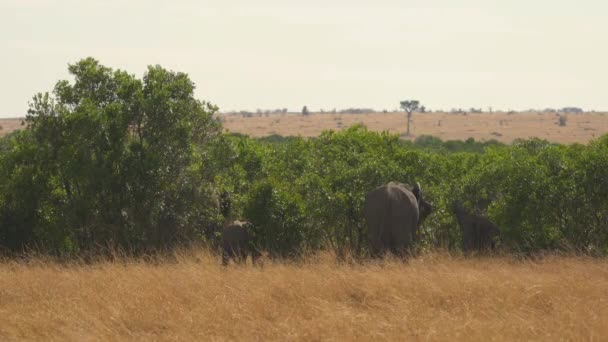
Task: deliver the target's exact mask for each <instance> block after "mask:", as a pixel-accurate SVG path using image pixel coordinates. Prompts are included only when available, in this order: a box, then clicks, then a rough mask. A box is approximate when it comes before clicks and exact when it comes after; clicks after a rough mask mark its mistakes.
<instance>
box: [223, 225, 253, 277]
mask: <svg viewBox="0 0 608 342" xmlns="http://www.w3.org/2000/svg"><path fill="white" fill-rule="evenodd" d="M253 240H254V239H253V232H252V231H251V223H249V222H247V221H232V222H230V223H227V224H225V225H224V227H223V229H222V264H223V265H224V266H225V265H228V262H229V261H230V258H232V259H233V260H234V261H235V262H237V263H242V262H245V261H246V260H247V256H248V255H251V261H252V263H253V264H255V262H256V260H257V259H258V257H260V256H261V254H260V252H259V251H258V250H257V248H255V247H254V241H253Z"/></svg>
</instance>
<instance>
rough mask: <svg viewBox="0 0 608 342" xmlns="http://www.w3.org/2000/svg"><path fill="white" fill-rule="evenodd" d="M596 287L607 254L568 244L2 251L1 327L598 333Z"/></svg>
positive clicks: (601, 327)
mask: <svg viewBox="0 0 608 342" xmlns="http://www.w3.org/2000/svg"><path fill="white" fill-rule="evenodd" d="M607 298H608V262H606V261H605V260H603V259H594V258H590V257H578V256H545V257H543V258H536V259H534V260H532V259H522V260H517V259H515V258H513V257H512V256H506V255H505V256H492V257H476V258H464V257H462V256H459V255H450V254H448V253H444V252H433V253H430V254H423V255H421V256H419V257H417V258H414V259H410V260H409V261H408V262H406V263H404V262H402V261H399V260H391V259H390V258H389V259H386V260H383V261H369V260H368V261H363V262H344V263H337V262H336V258H335V256H333V255H331V254H330V253H322V254H320V255H317V256H311V257H308V258H307V259H306V260H305V261H302V262H298V263H283V262H276V263H275V262H272V261H269V260H263V265H261V266H260V265H257V266H255V267H254V266H252V265H240V266H238V265H231V266H230V267H227V268H224V267H222V266H221V265H220V262H219V260H218V258H217V256H214V255H213V254H212V253H210V252H208V251H206V250H189V251H182V252H176V253H175V255H172V256H169V257H164V259H162V260H155V261H154V262H151V261H150V260H147V261H146V260H144V259H130V258H117V259H115V260H113V261H99V262H96V263H93V264H88V265H85V264H84V263H80V262H76V261H73V262H69V263H58V262H55V261H52V260H48V259H44V258H37V257H33V258H29V259H27V260H24V261H19V260H14V259H13V260H5V261H3V262H2V263H0V339H1V340H3V341H13V340H36V341H42V340H47V341H50V340H71V341H85V340H86V341H95V340H100V341H114V340H219V341H221V340H252V341H255V340H262V341H268V340H281V341H285V340H314V341H317V340H450V341H451V340H467V341H475V340H480V341H481V340H483V341H487V340H506V341H513V340H546V341H558V340H572V341H581V340H590V341H601V340H604V339H605V338H606V336H608V299H607Z"/></svg>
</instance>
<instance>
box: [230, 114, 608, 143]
mask: <svg viewBox="0 0 608 342" xmlns="http://www.w3.org/2000/svg"><path fill="white" fill-rule="evenodd" d="M222 118H223V124H224V128H226V129H228V130H230V131H231V132H237V133H244V134H248V135H250V136H253V137H262V136H268V135H272V134H278V135H283V136H289V135H294V136H298V135H301V136H305V137H313V136H318V135H319V134H320V133H321V132H322V131H324V130H328V129H334V130H340V129H343V128H346V127H349V126H352V125H354V124H357V123H363V124H364V125H366V126H367V127H368V128H369V129H370V130H373V131H389V132H391V133H397V134H403V133H404V132H405V128H406V115H405V113H370V114H328V113H324V114H318V113H316V114H310V115H308V116H303V115H300V114H271V115H268V116H265V115H257V114H254V115H253V116H252V117H243V115H240V114H230V115H222ZM606 133H608V116H607V115H606V114H605V113H584V114H568V115H567V121H566V126H559V124H558V116H557V115H556V114H555V113H514V114H509V113H503V112H497V113H469V114H467V115H463V114H451V113H425V114H420V113H414V114H413V116H412V127H411V136H410V137H408V138H409V139H415V138H416V137H417V136H420V135H432V136H435V137H438V138H441V139H443V140H466V139H468V138H475V139H476V140H490V139H496V140H498V141H501V142H504V143H511V142H513V140H515V139H518V138H524V139H525V138H531V137H538V138H541V139H547V140H549V141H551V142H559V143H575V142H576V143H583V144H584V143H587V142H589V140H591V139H593V138H597V137H600V136H601V135H603V134H606Z"/></svg>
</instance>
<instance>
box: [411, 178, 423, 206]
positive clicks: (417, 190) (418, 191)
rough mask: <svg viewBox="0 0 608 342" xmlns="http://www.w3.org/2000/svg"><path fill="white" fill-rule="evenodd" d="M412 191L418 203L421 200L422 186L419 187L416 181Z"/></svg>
mask: <svg viewBox="0 0 608 342" xmlns="http://www.w3.org/2000/svg"><path fill="white" fill-rule="evenodd" d="M412 192H413V193H414V196H415V197H416V200H417V201H418V203H420V201H422V188H421V187H420V183H418V182H416V185H415V186H414V188H413V189H412Z"/></svg>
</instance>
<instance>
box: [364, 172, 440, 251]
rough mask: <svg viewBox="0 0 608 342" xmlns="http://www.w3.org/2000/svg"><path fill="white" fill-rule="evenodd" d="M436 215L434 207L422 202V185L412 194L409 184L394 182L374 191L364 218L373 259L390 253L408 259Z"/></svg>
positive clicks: (366, 206)
mask: <svg viewBox="0 0 608 342" xmlns="http://www.w3.org/2000/svg"><path fill="white" fill-rule="evenodd" d="M432 211H433V207H432V205H431V204H430V203H429V202H427V201H425V200H424V199H423V198H422V189H421V188H420V185H419V184H416V186H415V187H414V189H412V190H410V189H409V187H408V186H407V185H405V184H401V183H397V182H390V183H388V184H386V185H382V186H380V187H378V188H376V189H374V190H372V191H370V192H369V193H368V194H367V196H366V198H365V203H364V205H363V215H364V216H365V220H366V221H367V237H368V240H369V246H370V251H371V254H372V256H373V257H381V256H383V255H384V253H385V252H386V251H388V250H390V251H391V252H392V253H393V254H395V255H397V256H400V257H405V256H406V254H407V253H408V252H409V249H410V248H411V247H412V245H413V243H414V242H415V241H416V240H417V234H418V229H419V227H420V223H421V222H422V221H423V220H424V219H425V218H426V217H427V216H428V215H430V214H431V212H432Z"/></svg>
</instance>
